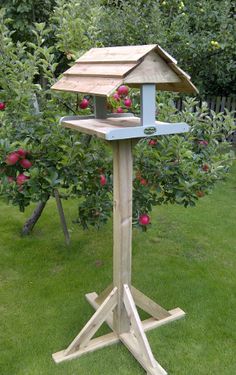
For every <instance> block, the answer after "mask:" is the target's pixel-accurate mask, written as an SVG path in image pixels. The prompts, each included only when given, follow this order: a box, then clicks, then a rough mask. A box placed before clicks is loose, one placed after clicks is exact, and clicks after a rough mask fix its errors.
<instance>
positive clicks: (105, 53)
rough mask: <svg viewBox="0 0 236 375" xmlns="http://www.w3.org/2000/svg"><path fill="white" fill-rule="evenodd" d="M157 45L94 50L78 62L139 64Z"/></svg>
mask: <svg viewBox="0 0 236 375" xmlns="http://www.w3.org/2000/svg"><path fill="white" fill-rule="evenodd" d="M156 46H157V45H156V44H150V45H142V46H121V47H105V48H92V49H90V50H89V51H88V52H86V53H85V54H84V55H83V56H81V57H80V58H79V59H78V60H77V62H120V61H123V62H138V60H139V59H141V58H142V57H144V56H145V55H146V54H147V53H148V52H150V51H151V50H153V49H154V48H155V47H156Z"/></svg>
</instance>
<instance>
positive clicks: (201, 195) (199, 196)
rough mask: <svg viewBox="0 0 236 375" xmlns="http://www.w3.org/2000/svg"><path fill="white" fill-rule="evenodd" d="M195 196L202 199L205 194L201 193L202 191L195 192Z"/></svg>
mask: <svg viewBox="0 0 236 375" xmlns="http://www.w3.org/2000/svg"><path fill="white" fill-rule="evenodd" d="M196 195H197V196H198V198H202V197H204V195H205V193H204V191H202V190H198V191H197V192H196Z"/></svg>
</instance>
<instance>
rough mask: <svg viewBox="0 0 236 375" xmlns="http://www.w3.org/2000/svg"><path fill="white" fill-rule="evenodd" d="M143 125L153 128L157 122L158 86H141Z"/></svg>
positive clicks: (146, 84)
mask: <svg viewBox="0 0 236 375" xmlns="http://www.w3.org/2000/svg"><path fill="white" fill-rule="evenodd" d="M140 94H141V125H142V126H153V125H155V120H156V85H155V84H152V83H145V84H142V85H141V93H140Z"/></svg>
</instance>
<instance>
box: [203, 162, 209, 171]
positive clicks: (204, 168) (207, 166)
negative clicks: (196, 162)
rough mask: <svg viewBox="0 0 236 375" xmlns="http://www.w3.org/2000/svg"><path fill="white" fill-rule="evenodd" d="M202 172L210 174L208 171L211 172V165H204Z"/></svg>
mask: <svg viewBox="0 0 236 375" xmlns="http://www.w3.org/2000/svg"><path fill="white" fill-rule="evenodd" d="M202 170H203V171H204V172H208V171H209V165H208V164H203V166H202Z"/></svg>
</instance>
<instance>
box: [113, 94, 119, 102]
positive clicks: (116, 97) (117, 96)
mask: <svg viewBox="0 0 236 375" xmlns="http://www.w3.org/2000/svg"><path fill="white" fill-rule="evenodd" d="M113 99H115V100H117V101H119V100H120V96H119V94H118V93H117V92H115V94H114V95H113Z"/></svg>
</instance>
